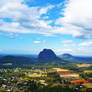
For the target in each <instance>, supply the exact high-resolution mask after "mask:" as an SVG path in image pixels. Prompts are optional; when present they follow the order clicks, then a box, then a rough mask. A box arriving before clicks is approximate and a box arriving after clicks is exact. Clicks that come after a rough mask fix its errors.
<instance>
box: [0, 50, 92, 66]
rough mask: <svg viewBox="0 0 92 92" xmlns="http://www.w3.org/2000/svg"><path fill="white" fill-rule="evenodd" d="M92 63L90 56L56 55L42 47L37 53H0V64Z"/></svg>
mask: <svg viewBox="0 0 92 92" xmlns="http://www.w3.org/2000/svg"><path fill="white" fill-rule="evenodd" d="M35 62H36V63H46V62H58V63H92V57H82V56H73V55H71V54H69V53H65V54H62V55H59V56H57V55H56V54H55V53H54V51H53V50H51V49H43V50H42V51H41V52H40V53H39V54H38V55H0V64H4V63H13V64H33V63H35Z"/></svg>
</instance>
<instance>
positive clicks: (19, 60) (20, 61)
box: [0, 55, 33, 64]
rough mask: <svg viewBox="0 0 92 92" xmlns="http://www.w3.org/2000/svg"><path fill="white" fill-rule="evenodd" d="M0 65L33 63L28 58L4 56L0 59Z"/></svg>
mask: <svg viewBox="0 0 92 92" xmlns="http://www.w3.org/2000/svg"><path fill="white" fill-rule="evenodd" d="M0 63H1V64H3V63H13V64H31V63H33V61H32V60H31V59H30V58H28V57H24V56H10V55H8V56H4V57H2V58H0Z"/></svg>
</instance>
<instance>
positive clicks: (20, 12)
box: [0, 0, 54, 35]
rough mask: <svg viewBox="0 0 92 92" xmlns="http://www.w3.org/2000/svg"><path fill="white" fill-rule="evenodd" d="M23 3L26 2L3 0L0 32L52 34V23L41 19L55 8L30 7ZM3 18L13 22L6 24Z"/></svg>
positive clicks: (1, 3) (49, 6)
mask: <svg viewBox="0 0 92 92" xmlns="http://www.w3.org/2000/svg"><path fill="white" fill-rule="evenodd" d="M22 2H24V0H7V3H6V0H3V1H1V2H0V5H1V6H0V31H5V32H14V33H36V34H44V35H50V34H52V32H51V29H52V27H51V26H50V25H49V24H50V23H51V22H52V21H44V20H40V17H41V15H43V14H46V13H47V12H48V11H49V10H50V9H52V8H53V7H54V6H53V5H48V6H45V7H37V6H35V7H29V6H27V5H26V4H23V3H22ZM3 18H9V19H11V22H5V21H4V20H3Z"/></svg>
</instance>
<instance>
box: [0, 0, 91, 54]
mask: <svg viewBox="0 0 92 92" xmlns="http://www.w3.org/2000/svg"><path fill="white" fill-rule="evenodd" d="M44 48H47V49H52V50H53V51H54V52H55V53H56V54H57V55H59V54H63V53H70V54H72V55H81V56H92V0H1V1H0V53H1V54H38V53H39V52H40V51H41V50H43V49H44Z"/></svg>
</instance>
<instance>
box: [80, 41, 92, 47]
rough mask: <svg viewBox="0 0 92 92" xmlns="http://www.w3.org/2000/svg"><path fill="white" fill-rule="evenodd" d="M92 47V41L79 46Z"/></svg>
mask: <svg viewBox="0 0 92 92" xmlns="http://www.w3.org/2000/svg"><path fill="white" fill-rule="evenodd" d="M91 45H92V41H85V42H82V43H80V44H79V46H91Z"/></svg>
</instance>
